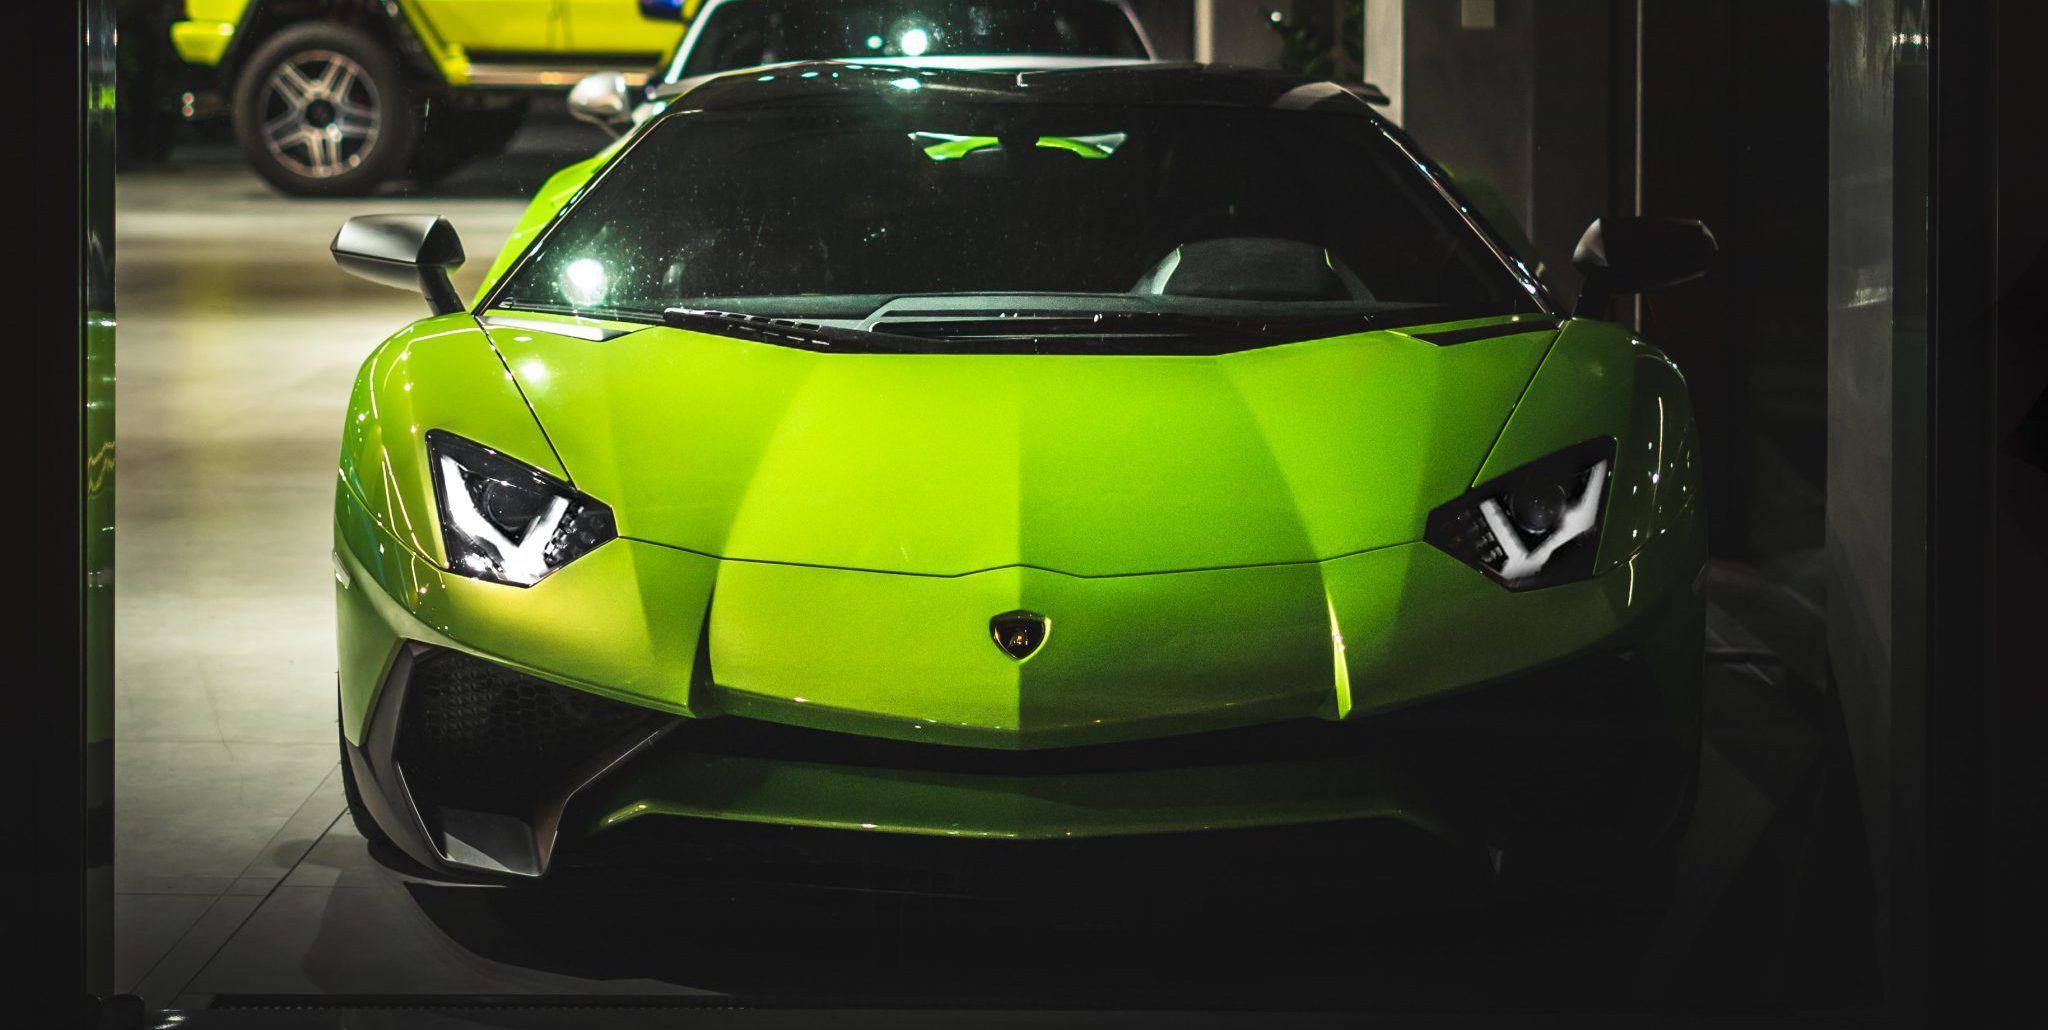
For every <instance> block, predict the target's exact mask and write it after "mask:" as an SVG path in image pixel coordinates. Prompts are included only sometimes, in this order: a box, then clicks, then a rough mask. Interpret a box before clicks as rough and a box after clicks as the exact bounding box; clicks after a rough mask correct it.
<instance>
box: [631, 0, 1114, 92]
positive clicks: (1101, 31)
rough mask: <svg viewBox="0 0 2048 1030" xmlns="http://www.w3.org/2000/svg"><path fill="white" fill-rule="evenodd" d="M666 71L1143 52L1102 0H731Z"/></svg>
mask: <svg viewBox="0 0 2048 1030" xmlns="http://www.w3.org/2000/svg"><path fill="white" fill-rule="evenodd" d="M705 17H706V18H707V19H708V20H706V21H705V22H704V24H703V27H702V28H701V29H700V30H698V32H697V36H696V42H695V43H693V44H692V45H691V47H690V49H689V51H688V53H686V54H684V55H682V57H681V60H680V61H679V62H678V63H677V64H676V65H675V66H674V67H673V68H671V69H670V71H669V75H668V81H670V82H675V81H677V80H678V79H684V78H689V77H691V76H696V75H709V74H711V73H713V72H722V71H731V70H732V69H734V68H752V67H754V66H756V65H763V64H777V63H781V62H784V61H812V60H821V59H826V58H835V57H862V58H872V57H935V56H941V55H949V54H956V55H957V54H1054V55H1071V56H1085V57H1144V56H1146V54H1145V46H1144V44H1143V43H1142V42H1141V41H1140V40H1139V38H1138V33H1137V31H1136V30H1135V29H1134V28H1132V26H1131V20H1130V18H1129V17H1127V16H1126V15H1125V14H1124V11H1123V8H1122V7H1120V6H1118V5H1117V4H1113V3H1109V2H1107V0H1010V2H1007V3H1004V2H979V3H977V2H973V0H950V2H949V0H813V2H809V3H802V4H782V3H775V2H771V0H731V2H729V3H725V4H720V5H719V6H717V7H714V8H712V9H711V10H710V11H709V12H707V13H706V15H705Z"/></svg>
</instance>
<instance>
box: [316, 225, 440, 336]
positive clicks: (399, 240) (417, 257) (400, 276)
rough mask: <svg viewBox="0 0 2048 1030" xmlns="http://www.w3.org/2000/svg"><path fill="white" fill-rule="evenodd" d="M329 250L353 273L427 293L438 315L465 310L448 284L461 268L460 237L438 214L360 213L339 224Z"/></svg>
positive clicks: (339, 263)
mask: <svg viewBox="0 0 2048 1030" xmlns="http://www.w3.org/2000/svg"><path fill="white" fill-rule="evenodd" d="M327 249H328V250H329V251H331V252H332V253H333V254H334V262H335V264H338V265H340V266H341V267H342V268H343V269H344V270H346V271H348V272H350V273H351V274H354V275H359V276H362V277H363V278H365V279H368V280H370V281H371V282H374V283H383V284H384V285H386V286H396V287H398V288H399V289H401V290H418V291H420V292H421V293H422V294H425V295H426V298H427V307H429V308H432V309H433V311H434V314H437V315H447V314H452V313H454V312H457V311H461V310H462V309H463V307H464V305H463V303H462V298H461V297H458V296H456V294H455V284H454V283H452V282H450V281H448V273H450V272H453V271H454V270H456V269H458V268H461V267H462V261H463V256H462V238H461V237H459V236H457V235H455V227H454V226H452V225H449V224H448V220H447V219H446V218H442V217H441V216H439V215H357V216H355V217H354V218H351V219H349V220H348V221H346V222H343V223H341V231H340V232H337V233H335V234H334V242H333V243H330V244H328V246H327Z"/></svg>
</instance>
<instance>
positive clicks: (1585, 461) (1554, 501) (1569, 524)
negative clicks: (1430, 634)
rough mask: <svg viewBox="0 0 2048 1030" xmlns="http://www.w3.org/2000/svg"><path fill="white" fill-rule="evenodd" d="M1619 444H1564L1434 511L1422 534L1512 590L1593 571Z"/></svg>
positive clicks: (1604, 440)
mask: <svg viewBox="0 0 2048 1030" xmlns="http://www.w3.org/2000/svg"><path fill="white" fill-rule="evenodd" d="M1613 467H1614V441H1613V440H1611V439H1608V438H1606V437H1600V438H1598V439H1594V440H1588V441H1586V442H1585V443H1581V444H1577V445H1575V446H1572V447H1567V448H1565V449H1564V450H1562V451H1559V452H1557V453H1556V454H1553V455H1551V456H1549V457H1547V458H1543V459H1540V460H1538V461H1534V462H1531V463H1529V464H1527V465H1524V466H1522V467H1521V468H1518V469H1516V470H1514V471H1513V472H1510V473H1508V474H1507V475H1504V476H1501V477H1499V478H1497V479H1493V480H1489V481H1488V482H1485V483H1482V484H1480V485H1479V486H1476V487H1474V488H1472V489H1471V490H1469V491H1467V492H1466V493H1465V495H1464V496H1462V497H1459V498H1458V499H1457V500H1454V501H1451V502H1450V503H1448V504H1445V505H1443V506H1441V507H1439V508H1437V509H1436V510H1435V511H1432V512H1430V513H1429V522H1428V523H1427V525H1426V527H1425V529H1424V531H1423V537H1424V539H1426V540H1428V541H1429V542H1430V543H1431V544H1434V545H1436V547H1438V548H1439V549H1441V550H1443V551H1444V552H1445V553H1447V554H1449V555H1451V556H1452V557H1454V558H1456V559H1458V560H1459V561H1462V562H1464V563H1465V564H1467V565H1470V566H1472V567H1473V568H1475V569H1478V570H1479V571H1481V572H1484V573H1486V574H1487V575H1488V576H1490V577H1492V579H1493V580H1494V581H1495V582H1497V583H1499V584H1501V585H1502V586H1504V587H1507V588H1508V589H1509V590H1529V589H1532V588H1535V587H1547V586H1555V585H1557V584H1559V583H1568V582H1570V581H1572V580H1575V579H1584V578H1586V577H1587V576H1590V575H1592V574H1593V554H1594V552H1595V551H1596V550H1598V549H1599V543H1600V514H1601V509H1602V507H1603V505H1604V504H1605V503H1606V499H1607V478H1608V472H1609V470H1611V469H1612V468H1613Z"/></svg>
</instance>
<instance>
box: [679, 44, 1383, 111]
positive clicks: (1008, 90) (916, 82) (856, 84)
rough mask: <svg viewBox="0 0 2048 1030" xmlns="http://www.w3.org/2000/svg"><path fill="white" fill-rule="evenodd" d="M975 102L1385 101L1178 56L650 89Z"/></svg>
mask: <svg viewBox="0 0 2048 1030" xmlns="http://www.w3.org/2000/svg"><path fill="white" fill-rule="evenodd" d="M905 92H919V93H923V94H924V95H926V96H928V97H930V98H932V99H934V100H941V99H951V100H974V101H977V102H982V103H1019V104H1037V103H1059V104H1121V105H1131V104H1141V105H1143V104H1218V105H1225V106H1233V107H1259V108H1282V109H1302V110H1306V109H1309V108H1312V107H1313V108H1319V109H1321V108H1329V109H1342V110H1348V111H1351V112H1354V113H1363V112H1365V111H1366V110H1368V109H1367V107H1366V105H1367V104H1376V103H1385V102H1386V97H1385V96H1384V95H1383V94H1381V93H1380V91H1379V90H1378V89H1377V88H1376V87H1374V86H1371V85H1369V84H1367V83H1363V82H1348V83H1347V82H1334V81H1330V80H1327V79H1314V78H1308V77H1305V76H1301V75H1295V74H1290V73H1286V72H1277V71H1267V70H1264V69H1257V68H1235V67H1229V66H1225V65H1206V64H1194V63H1190V62H1179V61H1141V60H1131V59H1111V58H1075V57H1044V56H1029V55H1001V56H987V57H973V56H966V57H962V56H948V57H930V58H889V59H887V60H882V61H861V60H830V61H796V62H791V63H788V64H773V65H763V66H760V67H756V68H742V69H737V70H734V71H729V72H721V73H719V74H717V75H707V76H703V77H700V78H695V79H684V80H682V81H679V82H674V83H670V84H667V85H664V86H661V87H659V88H657V89H656V90H654V92H653V96H654V98H655V99H657V100H661V99H666V100H669V101H670V104H669V113H674V112H677V111H682V110H689V111H716V110H736V109H742V108H749V107H757V106H762V105H771V104H783V103H792V102H806V101H832V100H842V101H846V100H851V101H858V100H860V99H867V98H877V99H878V98H882V97H895V98H901V97H902V96H903V94H904V93H905Z"/></svg>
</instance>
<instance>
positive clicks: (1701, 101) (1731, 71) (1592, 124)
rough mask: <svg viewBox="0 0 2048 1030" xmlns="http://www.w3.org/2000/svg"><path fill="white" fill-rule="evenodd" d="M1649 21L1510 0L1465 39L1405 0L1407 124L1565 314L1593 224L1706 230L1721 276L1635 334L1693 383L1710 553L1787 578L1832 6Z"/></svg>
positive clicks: (1798, 524) (1819, 354)
mask: <svg viewBox="0 0 2048 1030" xmlns="http://www.w3.org/2000/svg"><path fill="white" fill-rule="evenodd" d="M1640 9H1641V11H1642V12H1643V15H1642V22H1641V24H1640V25H1638V24H1637V20H1636V12H1637V10H1638V5H1636V4H1634V3H1631V2H1616V0H1598V2H1582V3H1537V2H1534V0H1502V2H1500V3H1499V4H1497V5H1496V8H1495V10H1496V19H1495V23H1494V26H1493V27H1491V28H1483V29H1475V28H1461V27H1460V24H1459V7H1458V5H1457V4H1450V3H1436V2H1431V0H1408V2H1407V3H1406V5H1405V7H1404V9H1403V17H1404V27H1403V31H1404V35H1405V53H1404V60H1403V67H1404V75H1405V79H1406V82H1405V88H1404V93H1403V99H1402V102H1403V105H1404V109H1405V111H1404V118H1403V122H1404V126H1405V127H1406V128H1407V129H1408V131H1409V132H1410V133H1412V134H1413V135H1414V136H1415V137H1416V139H1417V140H1418V141H1420V142H1421V143H1422V145H1423V146H1424V147H1425V148H1426V149H1427V150H1428V151H1429V152H1430V153H1431V155H1432V156H1434V157H1435V158H1436V159H1437V160H1439V161H1441V162H1443V163H1444V164H1445V165H1446V166H1448V167H1449V168H1450V169H1451V171H1452V172H1453V174H1454V175H1455V176H1457V177H1458V178H1460V179H1461V180H1468V185H1470V184H1471V183H1469V180H1477V181H1478V183H1479V184H1481V185H1480V188H1481V189H1482V190H1483V191H1485V192H1491V193H1493V194H1494V195H1496V196H1497V197H1498V199H1499V201H1500V205H1501V207H1503V208H1504V209H1505V210H1506V212H1507V213H1508V215H1509V216H1510V217H1512V218H1513V219H1514V220H1515V221H1516V222H1517V223H1519V225H1520V227H1521V228H1522V229H1523V230H1524V231H1526V233H1527V235H1528V237H1529V239H1530V240H1531V244H1532V247H1533V249H1534V251H1535V253H1534V254H1533V255H1532V256H1533V257H1534V258H1535V259H1536V260H1537V261H1539V262H1541V264H1542V266H1543V269H1544V278H1545V281H1546V282H1547V283H1548V284H1550V286H1551V287H1552V288H1553V290H1554V291H1555V292H1556V293H1557V295H1558V296H1559V297H1560V298H1561V299H1563V300H1565V301H1566V302H1569V300H1570V299H1571V298H1572V297H1574V296H1575V295H1576V294H1577V291H1578V286H1579V277H1578V275H1577V273H1576V272H1574V271H1572V269H1571V268H1570V260H1571V252H1572V247H1573V245H1574V244H1575V243H1577V241H1578V238H1579V235H1580V233H1581V232H1583V231H1584V229H1585V227H1586V225H1587V224H1588V223H1589V222H1591V221H1592V220H1593V219H1594V218H1596V217H1599V216H1600V215H1602V214H1608V213H1629V212H1633V211H1638V210H1640V211H1641V212H1642V213H1645V214H1663V215H1682V216H1688V217H1695V218H1700V219H1703V220H1704V221H1706V222H1707V224H1708V225H1709V226H1710V227H1711V228H1712V229H1713V230H1714V232H1715V234H1716V235H1717V237H1718V238H1719V239H1720V241H1721V245H1722V258H1721V261H1720V263H1719V266H1718V267H1717V268H1716V269H1715V271H1714V273H1713V274H1712V275H1710V276H1708V277H1707V278H1705V279H1702V280H1700V281H1698V282H1694V283H1690V284H1686V285H1683V286H1680V287H1675V288H1673V289H1670V290H1666V291H1662V292H1658V293H1655V294H1651V295H1649V296H1647V297H1646V298H1644V300H1643V301H1642V303H1641V307H1640V315H1641V317H1640V322H1639V327H1640V329H1641V330H1642V331H1643V332H1644V333H1645V335H1646V337H1647V338H1648V339H1650V340H1651V342H1653V343H1656V344H1658V345H1659V346H1662V347H1664V348H1665V349H1666V350H1668V351H1670V352H1671V354H1672V355H1673V357H1675V358H1676V359H1677V360H1678V362H1679V364H1680V366H1681V367H1682V368H1684V369H1685V371H1686V374H1687V377H1688V381H1689V383H1690V385H1691V387H1692V391H1693V397H1694V401H1695V403H1696V405H1697V407H1698V411H1699V418H1700V425H1701V434H1702V438H1703V439H1702V449H1703V451H1704V453H1705V456H1706V460H1707V468H1708V489H1709V497H1710V498H1711V503H1712V506H1713V508H1712V510H1713V515H1714V517H1713V519H1712V522H1711V525H1712V529H1711V532H1712V534H1713V543H1714V549H1715V552H1716V554H1718V555H1719V556H1721V557H1724V558H1735V559H1741V560H1745V561H1750V562H1753V563H1757V564H1760V565H1765V566H1769V567H1772V568H1773V570H1774V571H1777V572H1780V573H1781V574H1783V575H1784V576H1785V577H1786V578H1788V579H1793V580H1797V579H1799V577H1801V576H1808V575H1809V572H1808V569H1809V567H1811V566H1813V565H1814V564H1816V563H1815V562H1814V561H1813V560H1812V559H1813V556H1814V554H1815V553H1816V552H1817V550H1818V548H1819V546H1820V543H1821V537H1822V484H1823V482H1824V479H1825V462H1826V451H1825V440H1826V419H1825V412H1826V403H1825V396H1826V371H1825V361H1826V318H1825V315H1826V309H1825V303H1824V301H1823V289H1824V286H1825V283H1826V272H1825V269H1826V260H1825V247H1826V240H1827V230H1826V205H1827V182H1826V176H1827V152H1826V139H1827V107H1826V105H1827V79H1826V75H1827V36H1826V32H1827V6H1826V4H1825V3H1823V2H1822V0H1724V2H1720V3H1702V4H1646V5H1642V6H1641V8H1640ZM1638 51H1640V53H1641V55H1642V59H1641V62H1640V68H1641V70H1642V73H1641V75H1640V76H1638V74H1637V69H1638V61H1637V54H1638ZM1638 126H1640V140H1638ZM1488 188H1490V189H1488ZM1618 312H1619V314H1620V315H1621V316H1622V317H1623V318H1624V319H1627V318H1629V317H1633V316H1634V315H1635V313H1636V308H1635V306H1634V304H1633V302H1630V301H1627V300H1624V301H1623V304H1622V306H1621V307H1620V308H1619V309H1618Z"/></svg>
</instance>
